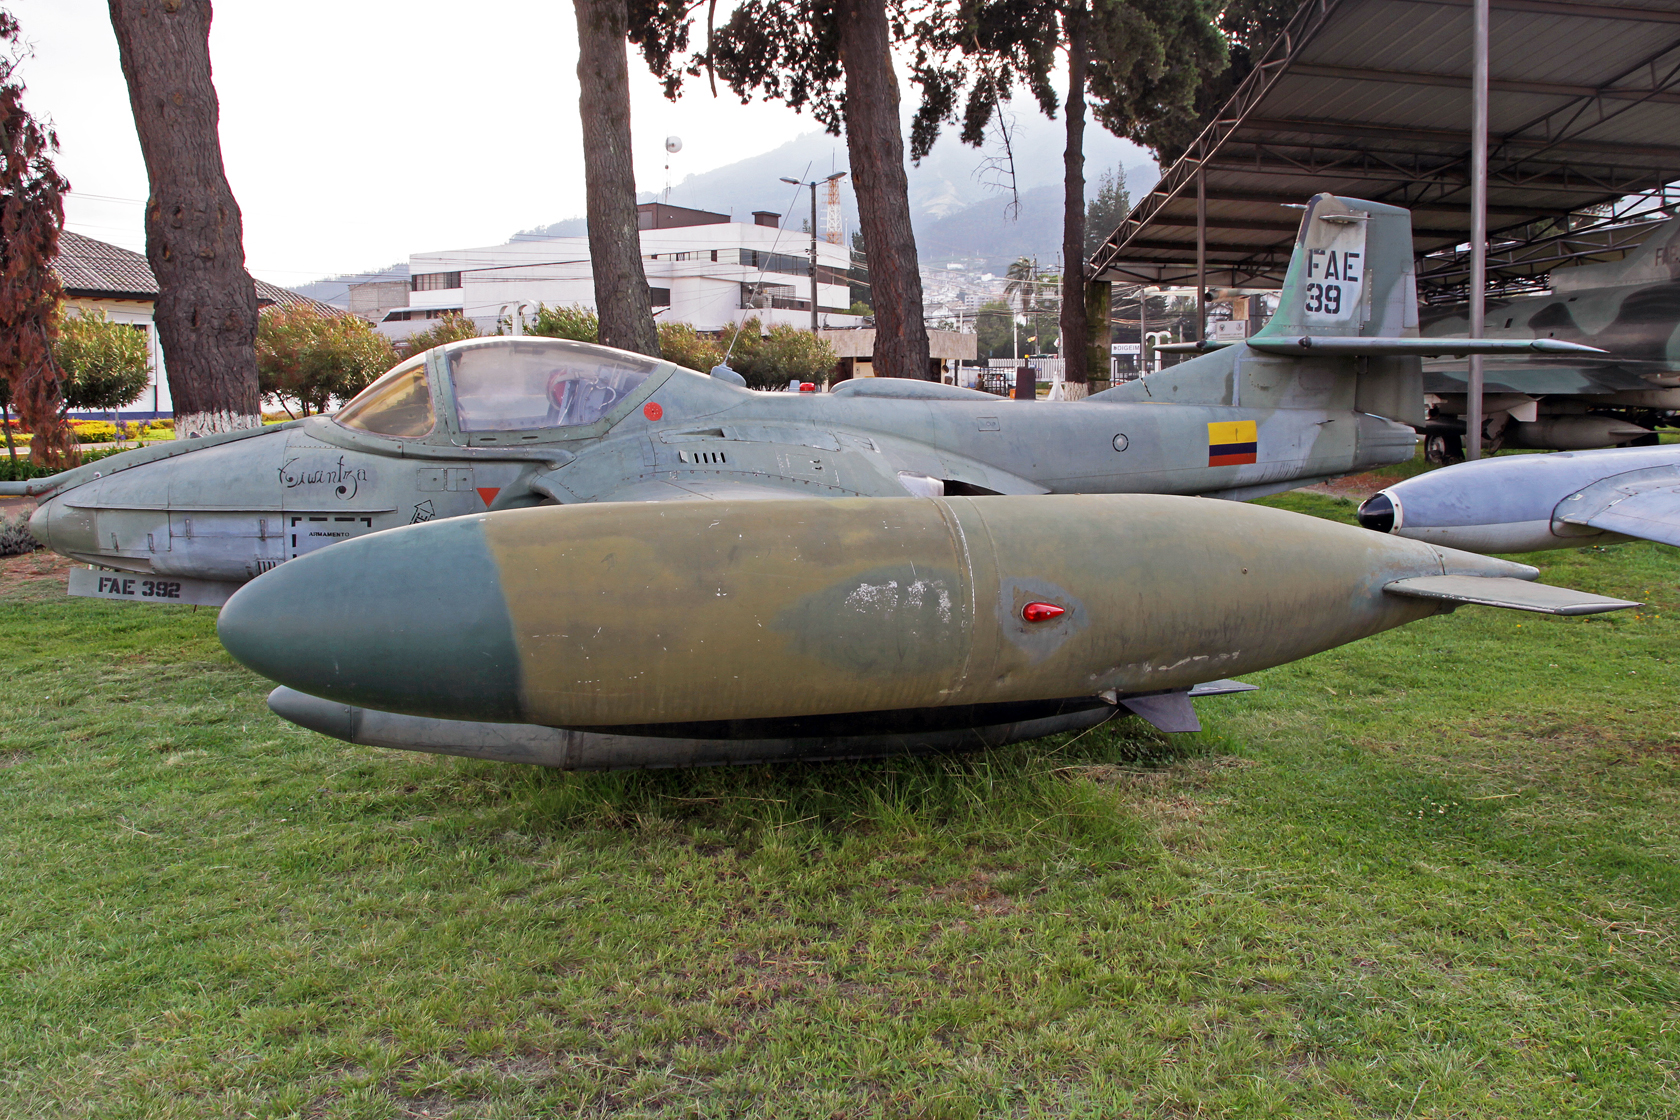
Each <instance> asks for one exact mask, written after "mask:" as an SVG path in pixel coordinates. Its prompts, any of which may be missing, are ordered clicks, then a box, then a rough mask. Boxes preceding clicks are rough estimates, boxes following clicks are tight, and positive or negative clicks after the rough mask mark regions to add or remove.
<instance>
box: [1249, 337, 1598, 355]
mask: <svg viewBox="0 0 1680 1120" xmlns="http://www.w3.org/2000/svg"><path fill="white" fill-rule="evenodd" d="M1248 345H1249V347H1250V349H1254V350H1258V351H1260V352H1261V353H1263V354H1322V355H1324V356H1326V357H1354V358H1361V357H1370V358H1377V357H1396V358H1407V357H1416V358H1428V357H1434V356H1436V355H1439V354H1456V355H1464V354H1577V355H1579V354H1602V353H1604V351H1602V350H1600V349H1598V348H1597V347H1595V346H1582V345H1581V344H1580V343H1578V342H1565V341H1563V340H1562V339H1559V338H1359V337H1356V336H1350V337H1345V338H1326V337H1319V336H1315V335H1300V336H1297V337H1292V338H1262V337H1259V336H1256V337H1254V338H1251V339H1249V340H1248Z"/></svg>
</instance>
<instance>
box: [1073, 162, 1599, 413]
mask: <svg viewBox="0 0 1680 1120" xmlns="http://www.w3.org/2000/svg"><path fill="white" fill-rule="evenodd" d="M1160 349H1162V350H1164V351H1169V352H1170V351H1178V352H1198V353H1201V354H1202V356H1201V357H1198V358H1194V359H1192V360H1191V361H1188V362H1182V363H1180V364H1178V365H1176V366H1171V367H1168V368H1167V369H1164V370H1162V371H1161V372H1160V373H1158V374H1153V375H1151V376H1148V377H1144V378H1142V379H1141V380H1138V381H1134V382H1130V383H1128V384H1125V385H1119V386H1116V387H1115V388H1113V389H1110V390H1108V391H1107V392H1103V393H1098V394H1096V395H1095V396H1093V397H1090V398H1087V399H1089V400H1093V401H1098V402H1101V403H1107V402H1111V401H1112V402H1118V401H1122V400H1138V401H1142V400H1174V401H1179V402H1181V403H1185V404H1225V405H1242V406H1248V407H1274V408H1334V409H1341V408H1349V407H1351V408H1353V409H1355V410H1356V411H1360V412H1369V413H1373V414H1375V415H1378V416H1385V417H1387V418H1389V419H1391V420H1398V421H1400V422H1402V423H1408V424H1421V423H1422V422H1423V374H1422V362H1421V359H1422V358H1424V357H1426V356H1431V355H1437V354H1470V353H1479V354H1509V353H1512V352H1524V353H1535V352H1541V353H1602V351H1597V350H1594V349H1593V348H1591V347H1586V346H1580V345H1578V344H1576V343H1569V342H1563V341H1560V340H1558V339H1551V338H1546V339H1533V340H1527V339H1475V340H1471V339H1464V338H1448V339H1441V338H1420V337H1418V313H1417V275H1416V272H1415V271H1414V268H1413V264H1412V215H1411V212H1410V211H1409V210H1404V209H1401V208H1400V207H1398V206H1388V205H1385V204H1384V203H1380V202H1367V201H1365V200H1363V199H1357V198H1341V197H1338V196H1336V195H1332V194H1318V195H1314V196H1313V197H1312V199H1311V200H1310V201H1309V202H1308V203H1307V206H1306V211H1305V213H1303V214H1302V215H1301V228H1300V231H1299V232H1298V233H1297V234H1296V236H1295V249H1294V252H1293V254H1292V255H1291V256H1290V259H1289V270H1288V272H1286V273H1285V275H1284V281H1283V288H1282V290H1281V292H1280V293H1279V300H1278V309H1277V312H1276V314H1274V315H1273V316H1272V318H1271V320H1270V321H1269V322H1268V323H1267V324H1266V325H1265V327H1264V328H1263V329H1261V330H1260V331H1259V332H1257V333H1256V334H1255V335H1253V336H1252V337H1250V338H1248V339H1246V340H1245V341H1242V342H1236V343H1207V342H1201V343H1184V344H1179V345H1175V346H1164V347H1161V348H1160ZM1210 351H1211V352H1210ZM1280 358H1281V359H1296V360H1295V361H1293V362H1291V361H1285V362H1282V363H1279V362H1278V361H1277V359H1280ZM1267 359H1270V360H1269V361H1268V360H1267ZM1251 366H1252V368H1250V367H1251ZM1245 371H1246V372H1245ZM1254 375H1258V379H1256V376H1254ZM1251 381H1254V382H1255V384H1254V385H1252V386H1250V385H1249V382H1251ZM1350 384H1351V385H1353V386H1354V388H1353V393H1352V395H1351V396H1350V394H1349V392H1348V389H1349V386H1350Z"/></svg>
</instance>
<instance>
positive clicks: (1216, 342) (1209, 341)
mask: <svg viewBox="0 0 1680 1120" xmlns="http://www.w3.org/2000/svg"><path fill="white" fill-rule="evenodd" d="M1241 341H1243V340H1242V339H1240V338H1239V339H1230V338H1204V339H1202V340H1201V341H1200V342H1167V343H1163V344H1162V345H1160V346H1156V347H1154V350H1155V352H1156V353H1157V354H1206V353H1208V352H1209V351H1212V350H1223V349H1225V347H1227V346H1235V345H1236V344H1237V343H1238V342H1241Z"/></svg>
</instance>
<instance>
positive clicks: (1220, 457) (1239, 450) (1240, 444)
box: [1208, 420, 1260, 467]
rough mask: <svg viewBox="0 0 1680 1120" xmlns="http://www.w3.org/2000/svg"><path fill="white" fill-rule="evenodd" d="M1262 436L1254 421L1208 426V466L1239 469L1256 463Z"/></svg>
mask: <svg viewBox="0 0 1680 1120" xmlns="http://www.w3.org/2000/svg"><path fill="white" fill-rule="evenodd" d="M1259 447H1260V434H1259V431H1258V429H1257V425H1256V423H1255V422H1254V421H1253V420H1219V421H1215V422H1214V423H1211V424H1209V425H1208V466H1210V467H1238V466H1242V465H1243V464H1244V463H1252V462H1255V461H1256V460H1257V458H1258V451H1259Z"/></svg>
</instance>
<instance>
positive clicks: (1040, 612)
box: [1021, 603, 1067, 622]
mask: <svg viewBox="0 0 1680 1120" xmlns="http://www.w3.org/2000/svg"><path fill="white" fill-rule="evenodd" d="M1066 613H1067V611H1065V610H1063V609H1062V608H1061V607H1058V606H1057V605H1056V604H1054V603H1028V604H1027V605H1026V606H1024V607H1022V608H1021V617H1022V618H1024V619H1026V620H1027V621H1028V622H1048V621H1050V620H1051V619H1052V618H1060V617H1061V616H1062V615H1064V614H1066Z"/></svg>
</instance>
